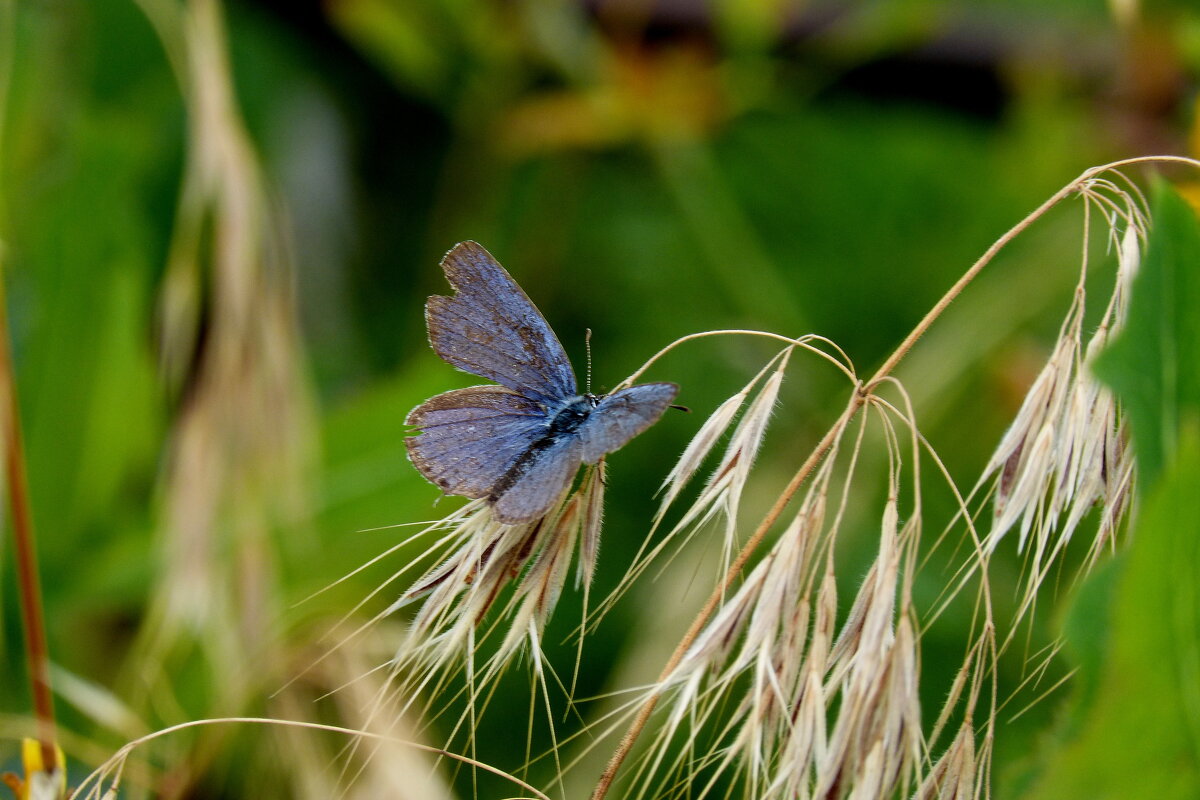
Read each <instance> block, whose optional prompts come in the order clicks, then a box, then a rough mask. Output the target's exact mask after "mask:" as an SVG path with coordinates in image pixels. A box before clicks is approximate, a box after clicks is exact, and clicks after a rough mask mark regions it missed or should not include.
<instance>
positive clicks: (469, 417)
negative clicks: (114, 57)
mask: <svg viewBox="0 0 1200 800" xmlns="http://www.w3.org/2000/svg"><path fill="white" fill-rule="evenodd" d="M545 419H546V414H545V411H543V410H542V408H541V406H539V405H538V403H537V402H536V401H534V400H531V399H529V398H527V397H522V396H521V395H519V394H516V393H515V392H511V391H509V390H508V389H506V388H504V387H502V386H472V387H469V388H467V389H456V390H454V391H452V392H446V393H444V394H439V395H437V396H436V397H432V398H430V399H429V400H426V401H425V402H424V403H422V404H421V405H419V406H417V407H416V408H414V409H413V410H412V411H411V412H410V413H409V415H408V418H407V419H406V420H405V421H406V422H407V423H408V424H409V425H413V426H415V427H417V428H420V432H419V433H418V434H417V435H415V436H410V437H409V438H408V439H406V440H405V443H406V444H407V446H408V456H409V458H410V459H411V460H412V462H413V464H414V465H415V466H416V467H417V469H418V470H420V472H421V474H422V475H424V476H425V477H426V478H428V479H429V480H430V481H432V482H433V483H435V484H436V485H437V486H438V487H440V488H441V489H442V491H444V492H446V493H447V494H458V495H463V496H464V497H471V498H477V497H486V496H488V495H489V494H490V493H491V491H492V489H493V487H494V486H496V484H498V483H499V482H500V481H501V480H502V479H503V478H504V476H505V475H506V474H507V473H508V472H509V470H510V469H511V468H512V466H513V464H515V463H516V461H517V459H519V458H520V457H521V456H522V455H523V454H525V453H526V452H528V451H529V449H530V448H531V447H532V446H533V443H534V442H535V441H536V440H537V439H538V437H539V436H541V435H542V433H543V431H544V430H545Z"/></svg>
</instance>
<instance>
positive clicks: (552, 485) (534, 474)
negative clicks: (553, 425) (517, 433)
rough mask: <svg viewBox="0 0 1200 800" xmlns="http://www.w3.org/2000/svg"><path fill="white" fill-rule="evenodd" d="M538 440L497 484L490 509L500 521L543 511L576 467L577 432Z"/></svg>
mask: <svg viewBox="0 0 1200 800" xmlns="http://www.w3.org/2000/svg"><path fill="white" fill-rule="evenodd" d="M541 444H543V445H545V446H544V447H539V448H536V449H533V450H530V451H529V453H528V454H527V455H526V456H525V461H524V463H521V464H519V465H518V468H517V469H516V470H514V471H512V472H510V473H509V475H508V476H507V478H506V480H504V481H502V482H501V484H500V485H499V486H498V487H496V488H497V489H498V490H499V491H497V492H496V493H495V494H494V495H493V497H492V512H493V513H494V514H495V515H496V519H498V520H500V521H501V522H506V523H510V524H513V523H519V522H531V521H532V520H535V519H537V518H538V517H541V516H543V515H545V514H546V512H548V511H549V510H550V508H551V506H553V505H554V502H555V501H556V500H557V499H558V498H559V495H561V494H562V493H563V491H564V490H565V489H566V488H567V486H568V485H569V484H570V483H571V480H572V479H573V478H574V477H575V473H576V472H578V471H579V462H580V456H581V453H582V450H583V447H582V445H581V444H580V441H579V438H578V437H577V436H566V437H562V438H559V439H555V440H553V441H548V442H546V441H543V442H542V443H541Z"/></svg>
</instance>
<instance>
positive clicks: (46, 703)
mask: <svg viewBox="0 0 1200 800" xmlns="http://www.w3.org/2000/svg"><path fill="white" fill-rule="evenodd" d="M2 278H3V274H2V273H0V279H2ZM0 426H2V429H0V436H3V439H4V475H5V480H6V482H7V488H8V504H9V510H10V511H11V513H12V529H13V550H14V553H15V555H16V570H17V582H18V584H19V588H20V595H21V615H22V617H23V619H24V622H25V625H24V628H25V656H26V660H27V662H28V665H29V681H30V691H31V693H32V694H33V712H34V716H35V717H36V718H37V728H38V730H37V738H38V741H39V742H40V744H41V748H42V768H43V769H44V770H45V771H46V772H52V771H53V770H54V769H55V767H57V766H58V758H57V756H56V755H55V746H54V743H55V732H54V699H53V695H52V694H51V691H50V655H49V652H48V650H47V647H46V625H45V621H44V619H43V617H42V587H41V581H40V580H39V578H38V567H37V546H36V537H35V536H34V533H33V516H32V514H31V513H30V508H29V486H28V482H27V480H26V478H25V453H24V447H23V445H22V442H21V415H20V412H19V410H18V408H17V383H16V376H15V374H14V372H13V364H12V349H11V347H10V345H9V336H8V313H7V310H6V298H5V294H4V288H3V284H2V283H0Z"/></svg>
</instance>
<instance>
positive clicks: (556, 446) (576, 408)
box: [405, 242, 679, 524]
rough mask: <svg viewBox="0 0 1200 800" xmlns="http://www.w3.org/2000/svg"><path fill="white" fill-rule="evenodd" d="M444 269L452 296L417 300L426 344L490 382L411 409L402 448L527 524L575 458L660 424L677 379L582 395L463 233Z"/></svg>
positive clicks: (511, 290) (464, 491) (447, 487)
mask: <svg viewBox="0 0 1200 800" xmlns="http://www.w3.org/2000/svg"><path fill="white" fill-rule="evenodd" d="M441 266H442V270H443V271H444V272H445V273H446V278H447V280H449V281H450V285H451V286H452V287H453V288H454V289H455V295H454V296H453V297H444V296H442V295H434V296H432V297H430V298H429V301H428V302H427V303H426V304H425V324H426V326H427V328H428V330H429V343H430V345H431V346H432V347H433V350H434V352H435V353H437V354H438V356H439V357H440V358H441V359H442V360H443V361H445V362H446V363H448V364H450V365H451V366H454V367H457V368H458V369H460V370H463V371H464V372H469V373H471V374H472V375H478V376H479V377H481V378H488V379H490V380H493V381H495V382H496V384H499V385H494V384H489V385H485V386H471V387H468V388H466V389H455V390H453V391H450V392H445V393H443V394H439V395H436V396H435V397H432V398H430V399H429V400H426V401H425V402H424V403H422V404H421V405H419V406H417V407H416V408H414V409H413V410H412V411H411V412H410V413H409V415H408V418H407V419H406V420H405V421H406V422H407V423H408V424H409V425H411V426H413V427H415V428H416V429H417V433H416V434H415V435H413V436H410V437H408V438H407V439H406V440H405V443H406V445H407V448H408V457H409V459H410V460H411V461H412V463H413V465H414V466H415V467H416V468H417V470H418V471H420V473H421V474H422V475H424V476H425V477H426V478H428V479H429V480H430V481H431V482H433V483H434V484H436V485H437V486H438V487H440V488H441V489H442V491H444V492H445V493H446V494H456V495H462V496H464V497H470V498H476V499H477V498H486V499H487V501H488V502H489V503H490V504H491V507H492V512H493V514H494V516H495V518H496V519H497V520H499V521H500V522H503V523H507V524H517V523H524V522H532V521H533V520H536V519H538V518H540V517H542V516H544V515H545V514H546V513H548V512H549V510H550V508H551V507H552V506H553V505H554V503H555V502H556V501H557V500H558V498H559V497H560V496H561V495H562V493H563V491H565V490H566V488H567V487H568V486H569V485H570V484H571V481H572V480H574V478H575V474H576V473H577V472H578V471H579V467H580V465H581V464H595V463H596V462H598V461H599V460H600V459H601V458H602V457H603V456H604V455H605V454H606V453H611V452H613V451H614V450H618V449H620V448H621V447H623V446H624V445H625V443H626V442H628V441H629V440H630V439H632V438H633V437H634V436H637V435H638V434H639V433H641V432H642V431H644V430H646V428H648V427H650V426H651V425H653V424H654V423H655V422H657V421H658V418H659V417H660V416H662V414H663V412H664V411H665V410H666V409H667V407H668V406H669V405H671V401H672V400H673V399H675V395H676V394H677V393H678V392H679V387H678V386H676V385H675V384H673V383H643V384H638V385H635V386H630V387H628V388H625V389H620V390H618V391H616V392H613V393H612V394H608V395H600V396H597V395H594V394H591V393H584V394H580V393H579V390H578V386H577V384H576V382H575V373H574V371H573V370H572V369H571V362H570V361H568V360H567V354H566V351H564V350H563V346H562V344H561V343H560V342H559V341H558V337H556V336H555V335H554V331H553V330H551V328H550V325H549V323H547V322H546V319H545V317H543V316H542V314H541V312H540V311H538V309H537V306H535V305H534V304H533V301H532V300H530V299H529V297H528V295H526V294H525V292H524V291H522V290H521V287H520V286H518V285H517V282H516V281H514V280H513V279H512V276H510V275H509V274H508V272H506V271H505V269H504V267H502V266H500V264H499V263H498V262H497V261H496V259H494V258H493V257H492V255H491V253H489V252H488V251H487V250H485V249H483V247H481V246H480V245H478V244H476V243H475V242H461V243H460V244H457V245H455V246H454V247H453V248H452V249H451V250H450V252H449V253H447V254H446V256H445V258H443V259H442V263H441Z"/></svg>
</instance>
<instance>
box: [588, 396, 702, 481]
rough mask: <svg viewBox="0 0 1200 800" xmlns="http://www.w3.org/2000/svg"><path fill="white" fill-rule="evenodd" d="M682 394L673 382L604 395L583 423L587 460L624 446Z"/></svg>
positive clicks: (593, 462)
mask: <svg viewBox="0 0 1200 800" xmlns="http://www.w3.org/2000/svg"><path fill="white" fill-rule="evenodd" d="M678 393H679V387H678V386H676V385H675V384H673V383H640V384H638V385H636V386H630V387H629V388H627V389H621V390H619V391H616V392H613V393H612V394H610V395H607V396H605V397H602V398H600V402H599V403H598V404H597V405H596V407H595V408H594V409H592V413H591V414H590V415H588V418H587V419H586V420H585V421H584V422H583V424H582V425H580V426H579V430H578V435H579V440H580V442H581V443H582V445H583V448H582V452H581V455H582V457H583V460H584V462H586V463H588V464H595V463H596V462H597V461H599V460H600V458H601V457H602V456H603V455H604V454H605V453H611V452H612V451H614V450H619V449H620V448H622V447H624V446H625V443H626V442H628V441H629V440H630V439H632V438H633V437H634V436H637V435H638V434H639V433H641V432H642V431H644V430H646V428H649V427H650V426H651V425H653V424H654V423H655V422H657V421H658V418H659V417H661V416H662V413H663V412H664V411H666V410H667V407H668V406H669V405H671V401H672V400H674V399H675V395H676V394H678Z"/></svg>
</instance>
